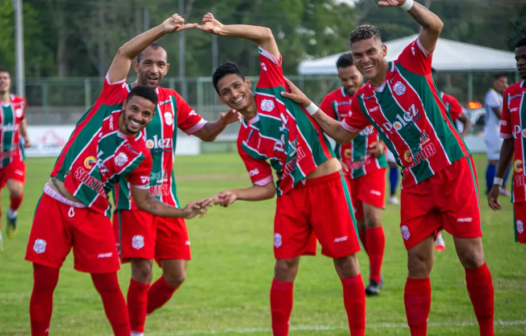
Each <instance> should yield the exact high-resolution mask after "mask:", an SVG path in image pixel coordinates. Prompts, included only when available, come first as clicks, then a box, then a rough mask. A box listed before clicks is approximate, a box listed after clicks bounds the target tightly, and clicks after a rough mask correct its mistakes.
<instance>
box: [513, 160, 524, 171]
mask: <svg viewBox="0 0 526 336" xmlns="http://www.w3.org/2000/svg"><path fill="white" fill-rule="evenodd" d="M513 170H514V171H515V172H516V173H522V171H523V169H522V161H521V160H515V162H513Z"/></svg>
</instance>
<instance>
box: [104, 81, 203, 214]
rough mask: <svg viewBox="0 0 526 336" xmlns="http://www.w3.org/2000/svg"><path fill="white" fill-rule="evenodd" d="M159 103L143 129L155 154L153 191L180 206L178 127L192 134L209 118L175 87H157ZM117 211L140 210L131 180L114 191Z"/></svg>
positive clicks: (158, 197) (122, 183) (168, 202)
mask: <svg viewBox="0 0 526 336" xmlns="http://www.w3.org/2000/svg"><path fill="white" fill-rule="evenodd" d="M156 92H157V96H158V97H159V103H158V105H157V109H156V111H155V115H154V116H153V118H152V121H151V122H150V123H149V124H148V126H146V128H145V129H144V133H145V136H146V147H148V149H149V150H150V153H151V156H152V173H151V175H150V192H151V194H152V195H153V196H155V197H156V198H157V199H159V200H160V201H161V202H163V203H166V204H168V205H171V206H175V207H179V206H180V205H179V200H178V198H177V189H176V184H175V178H174V172H173V164H174V159H175V148H176V145H177V127H178V128H180V129H181V130H182V131H183V132H185V133H186V134H188V135H190V134H192V133H194V132H197V131H198V130H200V129H201V128H202V127H203V126H204V125H205V124H206V121H205V120H204V119H203V118H201V116H199V115H198V114H197V113H195V111H194V110H193V109H192V108H191V107H190V106H189V105H188V103H187V102H186V101H185V100H184V99H183V98H182V97H181V96H180V95H179V94H178V93H177V92H175V91H174V90H172V89H165V88H161V87H157V89H156ZM113 196H114V203H115V209H116V210H137V209H138V208H137V206H136V205H135V202H134V201H133V199H132V197H131V194H130V182H129V181H126V180H122V179H121V180H120V182H119V184H118V185H117V186H116V188H115V190H114V192H113Z"/></svg>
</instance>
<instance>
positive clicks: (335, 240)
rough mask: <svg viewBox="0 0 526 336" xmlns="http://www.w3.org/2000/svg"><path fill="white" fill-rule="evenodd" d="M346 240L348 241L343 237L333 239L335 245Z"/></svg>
mask: <svg viewBox="0 0 526 336" xmlns="http://www.w3.org/2000/svg"><path fill="white" fill-rule="evenodd" d="M347 239H349V237H347V236H343V237H339V238H336V239H334V242H335V243H341V242H344V241H347Z"/></svg>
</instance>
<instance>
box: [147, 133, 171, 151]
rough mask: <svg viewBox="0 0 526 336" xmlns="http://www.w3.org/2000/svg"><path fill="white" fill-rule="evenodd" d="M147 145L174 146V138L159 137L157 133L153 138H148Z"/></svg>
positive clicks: (152, 147)
mask: <svg viewBox="0 0 526 336" xmlns="http://www.w3.org/2000/svg"><path fill="white" fill-rule="evenodd" d="M146 147H148V149H154V148H157V149H159V148H160V149H169V148H172V139H171V138H166V139H163V138H161V139H159V137H158V136H157V134H156V135H154V136H153V139H148V140H146Z"/></svg>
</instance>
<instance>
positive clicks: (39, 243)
mask: <svg viewBox="0 0 526 336" xmlns="http://www.w3.org/2000/svg"><path fill="white" fill-rule="evenodd" d="M46 245H47V243H46V241H45V240H44V239H37V240H35V245H33V251H35V252H36V253H37V254H42V253H44V252H46Z"/></svg>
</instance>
